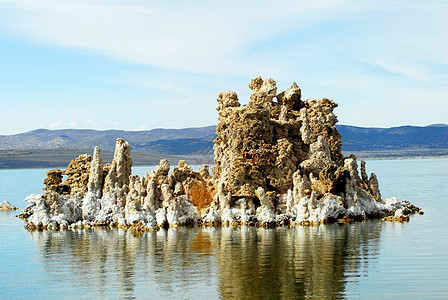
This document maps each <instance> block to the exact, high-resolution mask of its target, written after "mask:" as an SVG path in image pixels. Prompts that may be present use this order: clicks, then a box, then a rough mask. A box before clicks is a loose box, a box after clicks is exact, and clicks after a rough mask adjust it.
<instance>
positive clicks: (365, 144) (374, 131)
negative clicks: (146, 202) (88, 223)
mask: <svg viewBox="0 0 448 300" xmlns="http://www.w3.org/2000/svg"><path fill="white" fill-rule="evenodd" d="M337 128H338V130H339V132H340V133H341V135H342V142H343V146H342V150H343V152H345V153H348V152H354V153H355V154H361V156H363V157H369V155H370V156H374V157H375V156H376V157H378V154H380V155H379V156H384V157H387V156H431V155H437V156H439V155H448V125H446V124H434V125H429V126H425V127H420V126H400V127H392V128H365V127H355V126H348V125H337ZM215 129H216V126H207V127H198V128H184V129H153V130H148V131H122V130H106V131H98V130H89V129H63V130H46V129H38V130H33V131H29V132H25V133H21V134H15V135H0V149H58V150H62V149H92V148H93V147H94V146H99V147H100V148H101V150H104V151H113V150H114V148H115V141H116V139H117V138H123V139H125V140H127V141H129V143H130V144H131V148H132V151H134V152H146V153H154V154H163V155H204V156H211V155H213V140H214V139H215V137H216V134H215ZM375 153H376V155H375ZM381 153H382V154H383V155H381ZM362 154H364V155H362ZM365 154H367V155H365Z"/></svg>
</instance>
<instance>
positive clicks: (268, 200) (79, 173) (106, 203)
mask: <svg viewBox="0 0 448 300" xmlns="http://www.w3.org/2000/svg"><path fill="white" fill-rule="evenodd" d="M249 88H250V89H251V90H252V91H253V92H252V95H251V96H250V101H249V103H248V104H247V105H241V104H240V103H239V100H238V95H237V94H236V93H235V92H221V93H219V94H218V106H217V111H218V125H217V129H216V134H217V138H216V139H215V141H214V143H215V145H214V151H215V165H214V166H213V168H212V173H213V177H212V176H210V174H209V167H208V166H205V165H204V166H202V167H201V168H200V169H199V171H198V172H196V171H193V170H192V168H191V167H189V166H188V165H187V164H186V162H185V161H179V163H178V165H177V166H176V167H174V169H173V171H172V172H171V173H170V165H169V164H168V161H167V160H161V161H160V164H159V165H158V166H157V167H156V168H155V169H154V171H152V172H151V173H150V174H146V175H145V176H143V177H139V176H136V175H132V172H131V168H132V159H131V156H130V145H129V143H128V142H126V141H124V140H123V139H118V140H117V143H116V148H115V154H114V158H113V161H112V163H111V164H110V165H104V164H103V161H102V158H101V152H100V149H99V148H98V147H95V149H94V153H93V157H92V156H90V155H86V154H85V155H81V156H80V157H78V158H77V159H75V160H74V161H72V162H71V163H70V164H69V166H68V167H67V169H66V170H58V169H54V170H50V171H48V172H47V173H46V174H47V178H46V179H45V181H44V184H45V188H44V191H45V192H44V193H43V194H40V195H30V196H29V197H27V199H25V200H26V201H28V202H29V203H30V205H29V206H28V207H27V208H25V211H24V213H23V214H22V216H23V217H24V218H26V219H27V220H28V225H27V228H28V229H67V228H86V227H87V228H88V227H91V226H109V227H119V228H126V229H130V230H133V231H134V232H136V233H142V232H145V231H147V230H154V229H157V228H158V227H167V226H181V225H190V224H204V225H217V224H232V225H239V224H246V225H257V226H263V227H272V226H278V225H289V224H296V225H316V224H321V223H328V222H333V221H338V222H341V223H348V222H352V221H355V220H365V219H367V218H384V219H385V220H397V221H406V220H408V219H409V217H408V216H409V214H412V213H415V212H419V211H420V209H419V208H417V207H415V206H413V205H412V204H410V203H409V202H408V201H406V200H403V201H399V200H397V199H395V198H393V199H385V200H383V199H381V193H380V190H379V184H378V179H377V177H376V175H375V174H373V173H372V174H371V175H370V177H368V176H367V173H366V165H365V162H363V161H362V162H361V169H360V172H361V175H359V174H358V163H357V161H356V157H355V156H353V155H352V156H350V157H347V158H344V157H343V155H342V153H341V145H342V142H341V135H340V134H339V133H338V131H337V129H336V126H335V125H336V123H337V118H336V116H335V115H334V114H333V110H334V108H336V107H337V104H336V103H335V102H334V101H333V100H330V99H327V98H323V99H309V100H306V101H303V100H302V99H301V94H302V93H301V90H300V88H299V86H298V85H297V84H296V83H293V84H292V85H291V87H289V88H288V89H287V90H286V91H284V92H281V93H280V94H277V86H276V83H275V81H274V80H273V79H272V78H269V79H263V78H261V77H258V78H255V79H253V80H252V82H251V83H250V85H249ZM63 175H66V176H67V178H66V179H65V180H64V181H63V180H62V176H63Z"/></svg>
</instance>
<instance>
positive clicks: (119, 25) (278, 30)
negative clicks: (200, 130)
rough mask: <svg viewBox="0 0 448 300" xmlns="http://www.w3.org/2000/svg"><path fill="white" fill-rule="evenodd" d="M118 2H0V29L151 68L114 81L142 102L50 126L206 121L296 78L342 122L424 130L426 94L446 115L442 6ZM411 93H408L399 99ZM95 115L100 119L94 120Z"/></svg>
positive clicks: (447, 47)
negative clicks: (267, 84) (235, 101)
mask: <svg viewBox="0 0 448 300" xmlns="http://www.w3.org/2000/svg"><path fill="white" fill-rule="evenodd" d="M127 3H128V4H125V5H124V4H123V2H119V1H110V0H109V1H106V0H97V1H94V2H92V1H91V0H88V1H87V0H76V1H75V0H65V1H58V0H34V1H25V0H0V31H3V32H5V31H6V32H9V33H12V34H16V35H18V36H20V37H21V38H26V39H32V40H33V41H35V42H38V43H45V44H50V45H53V46H54V45H56V46H58V47H67V48H70V49H72V48H79V49H83V50H88V51H94V52H95V53H97V54H100V55H104V56H107V57H110V58H112V59H115V60H118V61H125V62H131V63H134V64H136V65H143V66H149V67H148V68H145V67H144V68H141V71H135V70H134V69H132V70H125V71H121V75H118V76H117V77H116V78H114V80H115V83H116V82H117V81H118V82H120V83H121V84H123V83H124V84H125V85H127V86H128V88H131V89H132V88H134V87H141V88H142V89H146V91H147V92H145V93H146V94H145V95H143V96H142V94H143V93H142V94H139V97H135V98H133V99H125V101H124V100H123V101H124V102H126V103H124V104H122V105H121V104H120V105H121V106H119V104H117V103H118V102H119V101H115V102H114V105H116V106H114V107H110V105H109V103H107V105H105V106H104V107H101V108H98V107H96V110H95V109H94V108H92V109H91V110H90V112H86V113H87V115H86V114H83V113H80V115H83V117H84V118H90V122H88V123H87V122H86V121H85V120H78V119H75V118H73V120H72V122H73V123H72V124H71V125H70V124H69V123H68V122H67V123H63V122H62V121H60V122H54V123H53V124H51V125H52V126H53V128H61V126H75V125H76V126H78V127H79V126H86V127H87V126H100V123H101V124H103V125H104V126H107V127H109V126H115V127H118V126H123V127H125V128H124V129H132V128H136V127H137V128H143V127H140V126H141V125H140V124H141V122H145V126H148V127H149V128H151V127H182V126H184V127H185V126H188V125H186V124H191V126H201V125H208V124H213V123H215V122H216V113H215V110H214V107H215V106H216V102H215V99H216V94H217V92H219V91H222V90H235V91H237V92H238V94H239V96H240V100H241V102H243V103H244V102H247V98H248V96H249V94H250V91H249V89H248V88H247V84H248V83H249V81H250V79H251V78H253V77H256V76H258V75H262V76H264V77H273V78H274V79H276V81H277V83H278V86H279V90H284V89H286V88H287V87H288V86H289V85H290V83H291V82H292V81H297V82H298V84H299V85H300V86H301V87H302V88H303V94H304V96H305V98H311V97H314V98H316V97H329V98H332V99H335V100H336V101H338V102H339V103H340V104H341V108H340V109H339V110H340V111H339V112H338V114H340V115H341V118H340V119H341V121H343V122H346V123H351V124H355V125H356V122H359V123H358V124H359V125H375V122H376V124H377V125H379V126H388V125H389V124H391V125H392V124H393V125H397V124H396V122H398V121H400V122H401V121H403V120H404V119H405V118H407V119H409V120H410V121H409V122H407V123H412V122H414V121H415V122H418V123H423V122H428V123H431V122H430V121H427V120H430V119H431V114H429V115H428V116H423V114H422V113H421V111H420V109H419V106H420V103H419V102H420V101H421V99H420V97H425V95H431V97H425V106H427V107H432V108H433V109H434V110H437V111H446V108H445V105H442V104H441V103H440V102H439V101H438V100H436V99H446V98H447V97H448V92H447V89H446V87H447V83H446V82H448V75H447V72H446V70H447V65H448V39H446V36H445V35H446V34H445V33H446V32H448V18H446V16H447V15H448V3H446V2H444V1H424V2H423V1H396V0H380V1H375V2H366V1H362V2H359V1H349V0H326V1H306V2H305V1H296V0H294V1H293V0H288V1H266V0H259V1H221V2H217V1H207V2H206V1H197V0H195V1H188V2H171V1H163V2H149V1H143V0H141V1H140V0H135V1H132V2H127ZM129 3H131V4H129ZM107 76H108V75H107V74H105V77H107ZM108 80H110V78H108ZM409 87H412V88H414V87H415V89H418V92H416V94H415V95H414V96H413V95H411V94H409V93H408V92H406V91H409ZM111 94H112V95H113V89H111ZM124 94H125V93H124ZM400 94H401V95H402V97H406V101H408V102H407V105H408V107H409V108H408V109H406V114H407V115H404V116H403V117H402V118H401V117H400V118H395V120H394V119H393V114H392V113H390V114H389V115H388V117H387V118H386V117H385V116H386V114H382V113H381V112H380V111H378V113H375V114H373V113H370V112H371V111H374V110H370V108H371V107H373V106H375V105H377V104H378V103H381V109H382V110H383V111H389V112H392V111H394V110H396V108H397V105H398V104H397V103H402V100H400V96H399V95H400ZM146 95H147V99H145V98H144V96H146ZM391 95H393V97H392V96H391ZM417 95H418V97H417ZM92 98H93V97H92ZM104 98H107V96H105V97H104ZM111 98H112V97H111ZM92 105H93V104H92ZM367 108H369V109H367ZM100 109H101V110H102V111H103V116H98V118H103V119H101V120H98V121H96V119H95V115H94V112H95V111H99V110H100ZM89 113H90V114H89ZM129 115H132V116H133V117H132V118H129ZM142 116H143V117H145V118H146V116H147V119H141V117H142ZM383 116H384V118H383ZM106 118H107V119H106ZM139 118H140V119H139ZM137 119H139V120H137ZM94 120H95V121H94ZM199 120H202V121H199ZM403 122H404V121H403ZM441 122H448V120H446V119H445V121H443V120H441ZM105 124H106V125H105ZM144 129H146V128H144Z"/></svg>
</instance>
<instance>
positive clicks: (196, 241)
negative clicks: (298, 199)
mask: <svg viewBox="0 0 448 300" xmlns="http://www.w3.org/2000/svg"><path fill="white" fill-rule="evenodd" d="M381 226H382V223H381V222H376V221H368V222H362V223H361V222H360V223H354V224H351V225H348V226H340V225H338V224H333V225H329V226H319V227H291V228H287V227H283V228H278V229H275V230H273V229H257V228H253V227H241V228H234V227H222V228H199V227H195V228H185V227H180V228H170V229H167V230H165V229H162V230H160V231H158V232H148V233H144V234H142V235H138V236H135V235H133V234H132V233H131V232H130V231H124V230H107V229H90V230H73V231H63V232H61V231H33V232H31V233H30V234H31V236H32V238H33V240H34V241H35V243H36V246H37V248H38V250H39V252H40V253H41V254H42V260H43V261H44V263H45V264H46V265H45V268H44V270H45V271H46V273H44V274H42V276H43V278H45V280H48V281H50V282H52V281H54V282H55V283H58V282H59V280H60V279H59V278H60V277H61V276H63V277H64V282H70V281H73V282H77V284H78V285H81V286H83V289H82V294H81V296H85V297H87V298H98V297H100V298H118V297H124V298H132V297H139V296H140V297H144V298H147V297H151V298H159V297H171V298H189V297H193V296H196V297H199V298H202V297H208V298H218V297H221V298H226V299H228V298H231V299H241V298H279V296H281V297H282V298H292V299H294V298H305V297H311V296H313V297H314V298H318V299H322V298H329V299H338V298H343V296H344V288H345V283H346V282H347V280H356V278H357V276H358V277H359V275H360V272H361V271H362V268H361V266H360V263H361V262H363V263H366V262H367V263H368V262H370V261H371V260H375V258H376V255H378V247H379V236H380V230H381ZM62 266H63V267H62ZM80 266H82V267H80ZM61 272H63V273H61ZM353 278H355V279H353ZM216 293H218V294H216ZM201 295H202V297H201Z"/></svg>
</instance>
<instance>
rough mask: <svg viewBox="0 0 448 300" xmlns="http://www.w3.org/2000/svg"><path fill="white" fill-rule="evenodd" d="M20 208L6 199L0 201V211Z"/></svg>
mask: <svg viewBox="0 0 448 300" xmlns="http://www.w3.org/2000/svg"><path fill="white" fill-rule="evenodd" d="M17 209H18V208H17V207H15V206H14V205H12V204H11V203H10V202H9V201H6V200H4V201H3V202H2V203H0V211H14V210H17Z"/></svg>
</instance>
